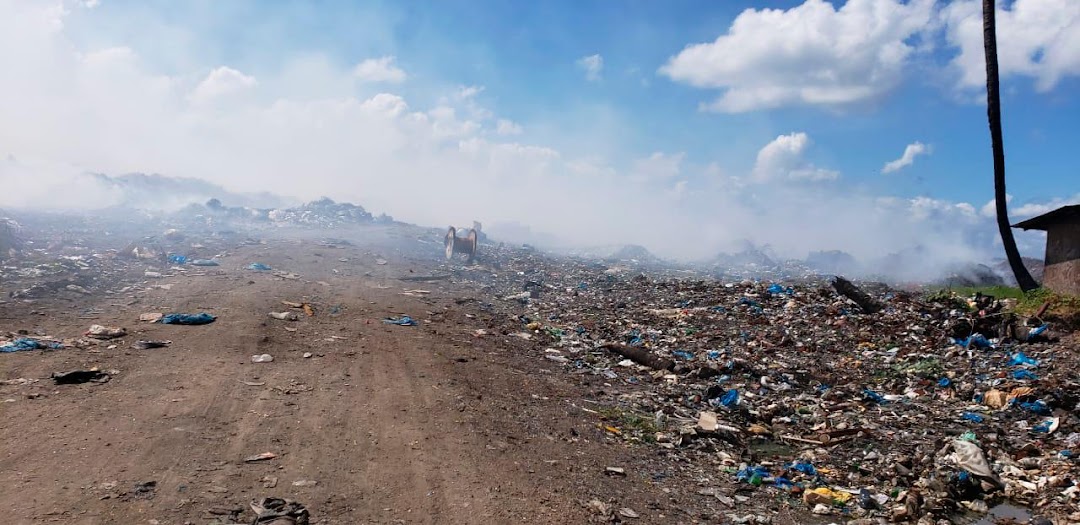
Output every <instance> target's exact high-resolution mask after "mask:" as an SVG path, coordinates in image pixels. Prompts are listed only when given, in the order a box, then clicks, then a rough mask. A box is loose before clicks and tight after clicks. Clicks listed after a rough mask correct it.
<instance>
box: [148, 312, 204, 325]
mask: <svg viewBox="0 0 1080 525" xmlns="http://www.w3.org/2000/svg"><path fill="white" fill-rule="evenodd" d="M215 319H217V316H215V315H213V314H209V313H206V312H201V313H197V314H167V315H165V316H163V317H162V318H161V324H183V325H202V324H210V323H212V322H214V320H215Z"/></svg>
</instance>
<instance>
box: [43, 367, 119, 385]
mask: <svg viewBox="0 0 1080 525" xmlns="http://www.w3.org/2000/svg"><path fill="white" fill-rule="evenodd" d="M109 379H111V377H110V376H109V374H106V373H105V372H102V371H100V370H97V369H91V370H72V371H70V372H55V373H53V375H52V380H53V382H55V383H56V384H58V385H78V384H82V383H107V382H108V381H109Z"/></svg>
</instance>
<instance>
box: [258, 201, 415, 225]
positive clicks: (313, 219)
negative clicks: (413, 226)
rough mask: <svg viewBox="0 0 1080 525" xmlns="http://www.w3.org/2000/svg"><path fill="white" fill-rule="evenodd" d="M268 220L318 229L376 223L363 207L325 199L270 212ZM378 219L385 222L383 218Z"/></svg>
mask: <svg viewBox="0 0 1080 525" xmlns="http://www.w3.org/2000/svg"><path fill="white" fill-rule="evenodd" d="M269 218H270V220H271V221H272V222H275V223H279V224H280V223H288V224H296V225H302V226H315V227H318V228H334V227H336V226H342V225H345V224H369V223H373V222H376V218H375V216H374V215H372V214H371V212H369V211H367V210H365V209H364V207H363V206H360V205H357V204H352V203H348V202H334V201H333V200H331V199H328V198H325V197H324V198H322V199H319V200H316V201H312V202H309V203H307V204H304V205H302V206H297V207H295V208H284V209H277V210H270V214H269ZM380 219H382V220H383V221H385V219H383V218H380ZM390 220H391V221H392V220H393V219H390Z"/></svg>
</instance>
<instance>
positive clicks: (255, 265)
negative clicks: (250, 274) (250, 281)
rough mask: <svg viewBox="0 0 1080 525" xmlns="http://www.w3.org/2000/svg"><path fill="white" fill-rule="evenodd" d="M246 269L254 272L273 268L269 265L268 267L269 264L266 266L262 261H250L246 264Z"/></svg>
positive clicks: (267, 270)
mask: <svg viewBox="0 0 1080 525" xmlns="http://www.w3.org/2000/svg"><path fill="white" fill-rule="evenodd" d="M247 269H248V270H254V271H256V272H269V271H270V270H272V269H273V268H271V267H269V266H267V265H265V264H263V263H251V264H249V265H247Z"/></svg>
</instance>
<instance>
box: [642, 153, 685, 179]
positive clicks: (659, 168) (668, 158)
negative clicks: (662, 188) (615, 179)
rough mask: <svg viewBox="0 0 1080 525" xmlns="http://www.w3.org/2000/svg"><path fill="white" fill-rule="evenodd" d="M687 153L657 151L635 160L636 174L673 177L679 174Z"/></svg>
mask: <svg viewBox="0 0 1080 525" xmlns="http://www.w3.org/2000/svg"><path fill="white" fill-rule="evenodd" d="M684 158H686V153H683V152H680V153H674V154H669V153H663V152H660V151H657V152H655V153H653V154H652V155H649V156H648V157H646V158H643V159H638V160H636V161H634V168H633V172H634V174H635V175H638V176H640V177H644V178H646V179H672V178H675V177H677V176H678V175H679V172H680V170H681V165H682V162H683V159H684Z"/></svg>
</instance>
